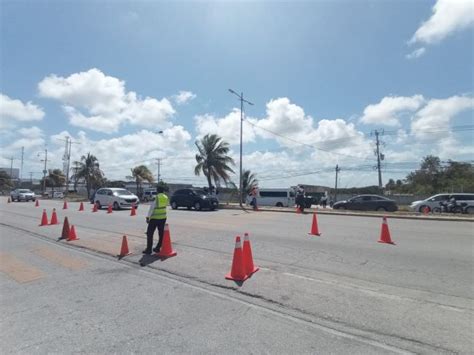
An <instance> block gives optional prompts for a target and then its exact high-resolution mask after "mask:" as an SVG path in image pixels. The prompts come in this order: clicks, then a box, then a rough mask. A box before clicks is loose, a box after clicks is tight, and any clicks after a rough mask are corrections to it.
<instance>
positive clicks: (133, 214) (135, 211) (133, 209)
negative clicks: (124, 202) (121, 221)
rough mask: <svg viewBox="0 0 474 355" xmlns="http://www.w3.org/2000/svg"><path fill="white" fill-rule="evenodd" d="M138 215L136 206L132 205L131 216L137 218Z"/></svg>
mask: <svg viewBox="0 0 474 355" xmlns="http://www.w3.org/2000/svg"><path fill="white" fill-rule="evenodd" d="M136 214H137V210H136V209H135V204H134V203H133V204H132V210H131V211H130V216H135V215H136Z"/></svg>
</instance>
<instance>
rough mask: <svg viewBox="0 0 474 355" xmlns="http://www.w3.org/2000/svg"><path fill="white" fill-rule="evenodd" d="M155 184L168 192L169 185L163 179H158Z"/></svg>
mask: <svg viewBox="0 0 474 355" xmlns="http://www.w3.org/2000/svg"><path fill="white" fill-rule="evenodd" d="M156 186H157V187H158V186H161V187H163V190H164V191H165V192H168V191H169V190H170V187H169V186H168V184H167V183H166V182H164V181H163V180H161V179H160V181H159V182H158V184H156Z"/></svg>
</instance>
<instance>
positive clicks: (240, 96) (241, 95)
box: [229, 89, 253, 207]
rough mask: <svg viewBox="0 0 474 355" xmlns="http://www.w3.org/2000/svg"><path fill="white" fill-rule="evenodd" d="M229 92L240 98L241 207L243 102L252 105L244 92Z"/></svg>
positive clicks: (241, 198)
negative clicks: (245, 97)
mask: <svg viewBox="0 0 474 355" xmlns="http://www.w3.org/2000/svg"><path fill="white" fill-rule="evenodd" d="M229 92H230V93H232V94H234V95H235V96H237V97H238V98H239V100H240V172H239V194H240V196H239V204H240V207H242V203H243V201H242V200H243V191H242V189H243V186H242V125H243V122H244V102H246V103H248V104H249V105H252V106H253V103H251V102H250V101H247V100H245V99H244V93H243V92H241V93H240V95H239V94H237V93H236V92H235V91H234V90H232V89H229Z"/></svg>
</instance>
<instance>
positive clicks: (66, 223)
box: [60, 217, 69, 239]
mask: <svg viewBox="0 0 474 355" xmlns="http://www.w3.org/2000/svg"><path fill="white" fill-rule="evenodd" d="M67 238H69V221H68V219H67V217H64V223H63V231H62V232H61V238H60V239H67Z"/></svg>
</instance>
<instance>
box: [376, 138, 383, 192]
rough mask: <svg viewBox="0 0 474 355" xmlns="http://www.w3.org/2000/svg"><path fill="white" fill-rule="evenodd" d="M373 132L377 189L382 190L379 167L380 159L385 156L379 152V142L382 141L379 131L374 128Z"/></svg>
mask: <svg viewBox="0 0 474 355" xmlns="http://www.w3.org/2000/svg"><path fill="white" fill-rule="evenodd" d="M374 134H375V146H376V148H375V155H376V156H377V170H378V174H379V190H380V191H382V169H381V164H380V161H381V160H384V158H385V156H384V155H383V154H381V153H380V144H381V143H382V142H380V140H379V135H380V132H379V131H377V130H375V131H374ZM382 134H383V131H382Z"/></svg>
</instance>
